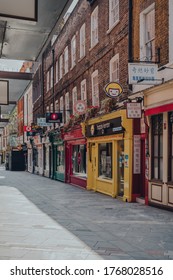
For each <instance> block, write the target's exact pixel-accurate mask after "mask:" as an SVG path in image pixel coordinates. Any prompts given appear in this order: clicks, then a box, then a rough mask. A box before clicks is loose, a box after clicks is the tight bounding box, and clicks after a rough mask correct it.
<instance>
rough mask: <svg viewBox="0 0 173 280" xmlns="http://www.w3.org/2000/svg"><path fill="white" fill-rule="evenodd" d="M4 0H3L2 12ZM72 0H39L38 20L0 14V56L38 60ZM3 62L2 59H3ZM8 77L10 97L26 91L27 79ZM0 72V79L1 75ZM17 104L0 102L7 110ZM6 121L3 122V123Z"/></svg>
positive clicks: (5, 111) (14, 97)
mask: <svg viewBox="0 0 173 280" xmlns="http://www.w3.org/2000/svg"><path fill="white" fill-rule="evenodd" d="M3 2H4V0H0V13H1V7H2V4H3ZM72 2H73V0H38V15H37V16H38V17H37V19H38V21H37V22H34V21H28V20H21V19H15V18H13V19H12V18H8V17H0V59H13V60H23V61H36V60H37V61H38V60H40V58H41V53H42V51H43V49H44V48H45V47H46V45H47V43H48V42H49V41H50V39H51V38H52V36H53V35H56V34H57V31H58V25H59V22H61V20H62V18H63V16H64V14H65V13H66V11H67V9H68V8H69V6H70V5H71V3H72ZM0 64H1V60H0ZM10 75H11V74H10V73H9V77H7V78H6V79H8V80H9V100H10V101H17V100H18V99H19V97H20V96H21V95H22V94H23V93H24V90H25V88H26V86H27V85H28V83H29V82H28V80H25V79H24V80H23V81H22V80H21V79H20V80H18V79H15V80H14V79H12V78H11V76H10ZM2 78H3V77H2V75H1V73H0V79H2ZM13 108H14V105H7V106H4V105H3V106H1V112H2V113H3V114H8V113H9V112H10V111H11V110H12V109H13ZM3 125H5V123H0V126H1V127H2V126H3Z"/></svg>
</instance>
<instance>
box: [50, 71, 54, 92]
mask: <svg viewBox="0 0 173 280" xmlns="http://www.w3.org/2000/svg"><path fill="white" fill-rule="evenodd" d="M52 87H53V66H52V67H51V68H50V88H52Z"/></svg>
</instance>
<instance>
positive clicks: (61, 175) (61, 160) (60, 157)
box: [54, 139, 65, 182]
mask: <svg viewBox="0 0 173 280" xmlns="http://www.w3.org/2000/svg"><path fill="white" fill-rule="evenodd" d="M64 150H65V149H64V142H63V140H62V139H57V140H56V141H55V143H54V154H55V157H54V159H55V160H54V170H55V175H54V177H55V179H56V180H59V181H63V182H64V181H65V151H64Z"/></svg>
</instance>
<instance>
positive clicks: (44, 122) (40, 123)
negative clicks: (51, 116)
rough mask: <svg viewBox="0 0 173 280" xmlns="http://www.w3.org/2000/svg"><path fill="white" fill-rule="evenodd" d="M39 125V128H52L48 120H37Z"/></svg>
mask: <svg viewBox="0 0 173 280" xmlns="http://www.w3.org/2000/svg"><path fill="white" fill-rule="evenodd" d="M37 125H38V126H42V127H43V126H51V123H47V122H46V118H37Z"/></svg>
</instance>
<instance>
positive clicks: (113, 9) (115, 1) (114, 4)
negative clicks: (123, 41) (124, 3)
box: [109, 0, 119, 29]
mask: <svg viewBox="0 0 173 280" xmlns="http://www.w3.org/2000/svg"><path fill="white" fill-rule="evenodd" d="M115 14H117V15H116V17H115ZM118 22H119V0H109V29H112V28H113V27H114V26H116V25H117V23H118Z"/></svg>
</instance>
